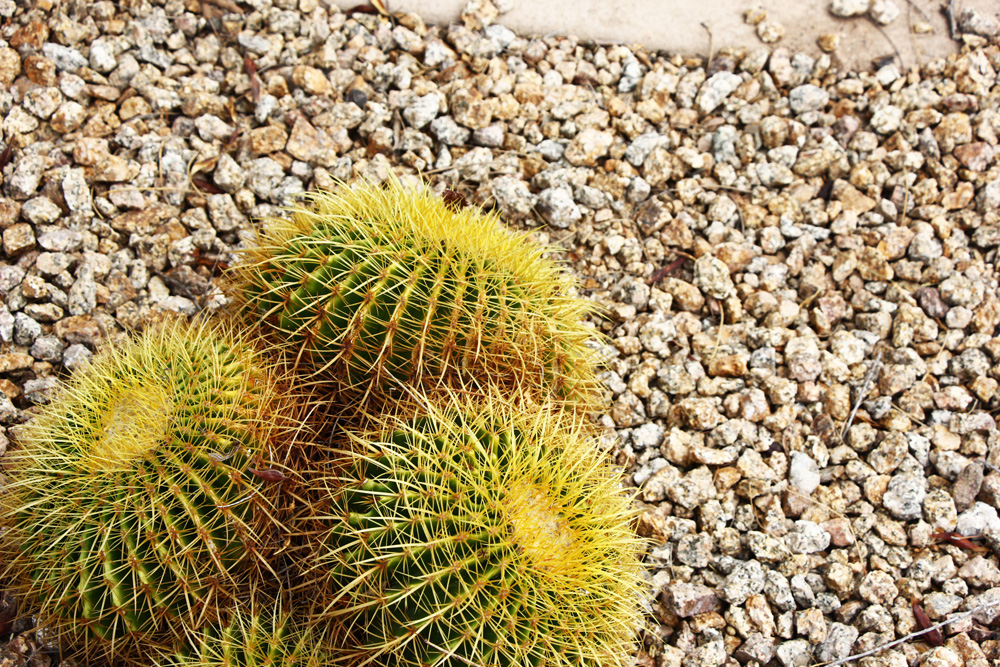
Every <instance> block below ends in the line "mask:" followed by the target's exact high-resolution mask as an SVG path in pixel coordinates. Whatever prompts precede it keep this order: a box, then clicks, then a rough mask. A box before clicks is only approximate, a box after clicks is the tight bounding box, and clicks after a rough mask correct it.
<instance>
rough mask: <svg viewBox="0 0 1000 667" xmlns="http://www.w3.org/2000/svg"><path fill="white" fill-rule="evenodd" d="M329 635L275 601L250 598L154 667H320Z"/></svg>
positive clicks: (326, 656) (264, 597)
mask: <svg viewBox="0 0 1000 667" xmlns="http://www.w3.org/2000/svg"><path fill="white" fill-rule="evenodd" d="M328 634H329V629H328V628H324V627H321V626H317V625H315V624H308V623H305V622H303V620H302V619H299V618H296V617H294V616H293V615H292V613H291V612H290V611H289V610H288V609H286V608H285V607H284V606H283V605H282V604H281V602H280V601H278V600H276V599H274V598H272V597H270V596H267V595H262V594H254V595H252V597H251V598H250V599H249V600H248V601H246V602H242V603H241V604H238V605H236V606H234V607H232V608H231V609H229V611H228V612H227V613H226V618H225V619H224V621H223V622H219V623H214V624H212V625H211V626H209V627H208V628H207V629H205V630H203V631H200V632H197V633H192V634H191V635H190V636H189V637H188V638H187V643H186V644H185V645H182V647H181V648H180V650H177V651H176V652H174V653H173V654H169V655H164V656H163V657H161V658H159V659H157V660H155V661H154V662H155V663H156V665H157V667H267V666H273V667H324V665H327V664H329V660H328V659H329V657H330V651H329V649H328V646H329V644H330V642H329V639H328V637H327V636H326V635H328Z"/></svg>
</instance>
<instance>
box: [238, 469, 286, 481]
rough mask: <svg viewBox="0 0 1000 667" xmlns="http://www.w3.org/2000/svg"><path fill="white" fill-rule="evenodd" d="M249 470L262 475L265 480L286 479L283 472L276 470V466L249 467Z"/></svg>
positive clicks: (259, 475)
mask: <svg viewBox="0 0 1000 667" xmlns="http://www.w3.org/2000/svg"><path fill="white" fill-rule="evenodd" d="M247 472H249V473H251V474H253V475H256V476H257V477H260V478H261V479H262V480H264V481H265V482H283V481H285V479H286V477H285V474H284V473H283V472H281V471H280V470H275V469H274V468H264V469H263V470H257V469H256V468H247Z"/></svg>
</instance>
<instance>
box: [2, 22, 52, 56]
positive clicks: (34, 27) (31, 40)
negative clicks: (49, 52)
mask: <svg viewBox="0 0 1000 667" xmlns="http://www.w3.org/2000/svg"><path fill="white" fill-rule="evenodd" d="M48 38H49V27H48V26H47V25H46V24H45V23H43V22H42V21H32V22H31V23H29V24H28V25H26V26H24V27H23V28H21V29H19V30H18V31H17V32H15V33H14V34H13V35H11V38H10V46H11V48H14V49H20V48H21V47H22V46H29V47H31V48H32V49H34V50H35V51H40V50H41V49H42V44H44V43H45V42H46V40H48Z"/></svg>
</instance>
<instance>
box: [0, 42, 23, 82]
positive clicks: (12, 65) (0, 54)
mask: <svg viewBox="0 0 1000 667" xmlns="http://www.w3.org/2000/svg"><path fill="white" fill-rule="evenodd" d="M20 73H21V56H19V55H18V54H17V51H15V50H14V49H11V48H2V49H0V86H2V87H3V88H4V89H7V88H10V84H12V83H14V79H16V78H17V75H18V74H20Z"/></svg>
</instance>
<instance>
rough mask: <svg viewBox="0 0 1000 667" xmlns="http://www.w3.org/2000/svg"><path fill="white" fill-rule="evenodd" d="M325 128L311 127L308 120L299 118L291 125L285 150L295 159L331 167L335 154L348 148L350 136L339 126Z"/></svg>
mask: <svg viewBox="0 0 1000 667" xmlns="http://www.w3.org/2000/svg"><path fill="white" fill-rule="evenodd" d="M331 131H332V132H333V133H332V134H331V132H328V131H326V130H322V129H318V128H315V127H313V126H312V125H311V124H310V123H309V121H307V120H305V119H304V118H301V117H300V118H299V119H298V120H296V121H295V125H293V126H292V134H291V136H290V137H288V142H287V143H286V144H285V152H286V153H288V154H289V155H291V156H292V157H294V158H295V159H297V160H302V161H303V162H308V163H309V164H311V165H314V166H318V167H331V166H333V164H334V163H335V162H336V161H337V156H338V155H340V154H341V153H343V152H345V151H347V150H350V148H351V138H350V137H349V136H348V134H347V130H346V129H344V128H339V129H337V130H331Z"/></svg>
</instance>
